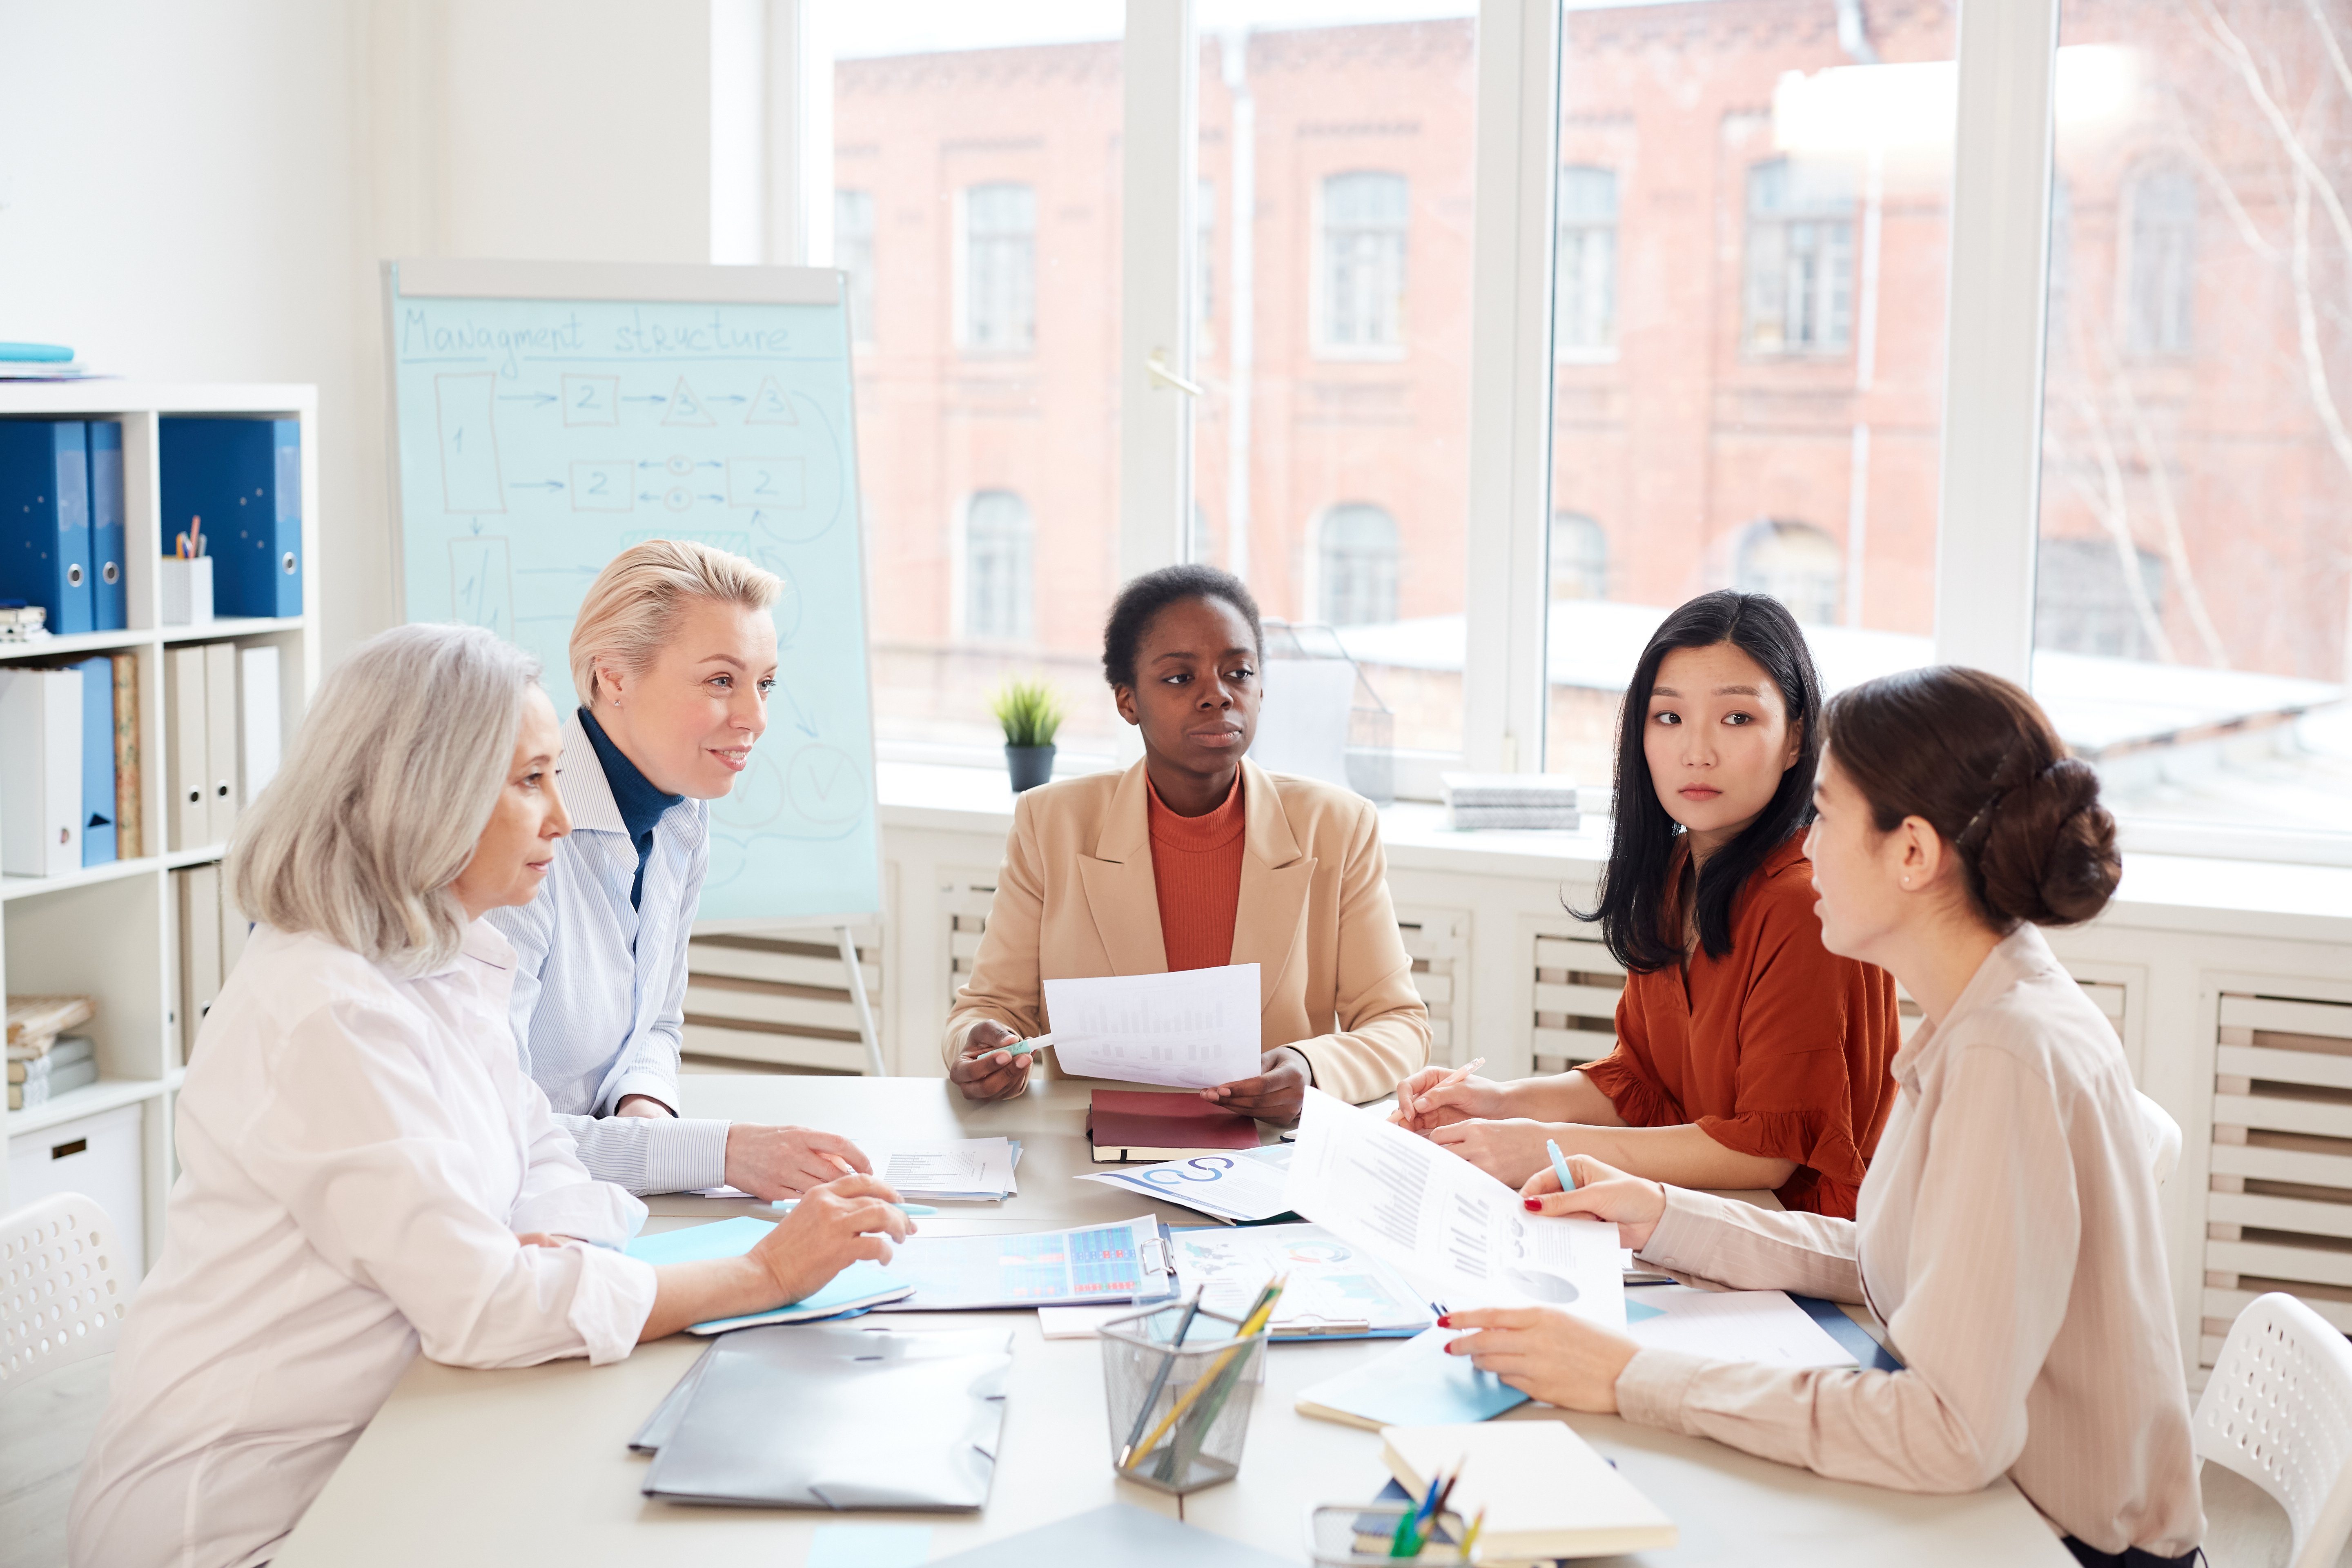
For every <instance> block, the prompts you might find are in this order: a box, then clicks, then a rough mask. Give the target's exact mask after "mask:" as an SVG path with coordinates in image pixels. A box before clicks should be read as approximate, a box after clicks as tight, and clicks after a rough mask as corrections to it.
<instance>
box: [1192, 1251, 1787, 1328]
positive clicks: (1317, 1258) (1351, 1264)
mask: <svg viewBox="0 0 2352 1568" xmlns="http://www.w3.org/2000/svg"><path fill="white" fill-rule="evenodd" d="M1174 1239H1175V1242H1176V1272H1177V1275H1178V1276H1179V1277H1180V1278H1181V1279H1182V1281H1183V1284H1184V1288H1185V1289H1188V1290H1198V1291H1199V1292H1200V1293H1201V1305H1202V1306H1203V1307H1207V1308H1209V1309H1210V1310H1213V1311H1219V1312H1223V1313H1225V1314H1227V1315H1228V1316H1231V1317H1236V1318H1239V1317H1244V1316H1246V1315H1247V1314H1248V1312H1249V1308H1250V1303H1251V1302H1252V1301H1253V1300H1255V1299H1256V1297H1257V1291H1258V1287H1259V1286H1261V1285H1263V1284H1265V1282H1266V1281H1267V1280H1268V1279H1273V1278H1274V1277H1275V1276H1276V1275H1280V1276H1282V1277H1283V1278H1284V1279H1286V1280H1287V1281H1288V1283H1287V1284H1286V1286H1285V1287H1284V1288H1283V1292H1282V1300H1281V1301H1280V1303H1279V1304H1277V1305H1276V1308H1275V1312H1274V1323H1273V1334H1274V1337H1275V1338H1276V1339H1278V1340H1298V1339H1317V1338H1339V1339H1361V1338H1379V1339H1408V1338H1410V1337H1412V1335H1414V1334H1417V1333H1419V1332H1421V1331H1423V1329H1426V1328H1428V1327H1429V1326H1430V1325H1431V1324H1433V1323H1434V1322H1435V1321H1437V1314H1436V1313H1434V1312H1433V1311H1431V1310H1429V1303H1428V1302H1427V1301H1425V1300H1423V1299H1422V1298H1421V1296H1420V1295H1419V1294H1418V1293H1416V1292H1415V1291H1414V1290H1413V1289H1412V1286H1410V1285H1408V1284H1406V1283H1405V1282H1404V1280H1403V1279H1401V1278H1400V1277H1399V1276H1398V1274H1397V1272H1396V1270H1394V1269H1393V1268H1390V1267H1389V1266H1388V1265H1387V1264H1385V1263H1382V1262H1381V1260H1380V1259H1379V1258H1374V1257H1372V1256H1371V1254H1370V1251H1369V1250H1368V1249H1367V1248H1363V1247H1354V1246H1351V1245H1349V1243H1347V1242H1345V1241H1342V1240H1340V1239H1339V1237H1337V1236H1335V1235H1333V1234H1332V1233H1331V1232H1330V1231H1329V1230H1328V1229H1327V1228H1325V1227H1324V1226H1319V1225H1269V1226H1258V1227H1255V1228H1253V1229H1248V1230H1226V1229H1223V1228H1222V1227H1217V1228H1212V1227H1210V1226H1202V1228H1200V1229H1198V1230H1180V1231H1178V1232H1176V1233H1175V1237H1174ZM1791 1310H1794V1309H1791ZM1807 1321H1811V1320H1810V1319H1809V1320H1807Z"/></svg>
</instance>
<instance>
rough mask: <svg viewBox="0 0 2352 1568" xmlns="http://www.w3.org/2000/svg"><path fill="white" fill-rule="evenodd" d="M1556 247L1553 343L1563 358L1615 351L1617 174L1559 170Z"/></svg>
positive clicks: (1599, 355) (1607, 354)
mask: <svg viewBox="0 0 2352 1568" xmlns="http://www.w3.org/2000/svg"><path fill="white" fill-rule="evenodd" d="M1558 228H1559V246H1558V248H1557V250H1556V251H1555V253H1554V258H1553V263H1552V265H1553V284H1554V289H1555V299H1554V301H1553V307H1552V342H1553V343H1554V344H1555V345H1556V347H1557V348H1558V350H1559V357H1560V358H1562V359H1593V358H1606V357H1613V356H1614V354H1615V353H1616V350H1617V174H1616V172H1615V171H1614V170H1612V169H1593V168H1586V167H1582V166H1579V165H1570V167H1568V168H1564V169H1562V170H1561V171H1560V172H1559V223H1558Z"/></svg>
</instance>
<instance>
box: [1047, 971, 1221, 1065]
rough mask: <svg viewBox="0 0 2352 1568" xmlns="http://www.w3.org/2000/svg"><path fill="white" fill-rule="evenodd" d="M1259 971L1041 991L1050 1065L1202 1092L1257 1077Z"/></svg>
mask: <svg viewBox="0 0 2352 1568" xmlns="http://www.w3.org/2000/svg"><path fill="white" fill-rule="evenodd" d="M1258 1012H1259V1004H1258V966H1257V965H1256V964H1255V963H1229V964H1226V965H1224V966H1223V967H1222V968H1217V969H1186V970H1180V971H1178V972H1177V973H1173V974H1118V975H1107V976H1104V977H1102V978H1100V979H1092V980H1048V981H1046V982H1045V1015H1046V1018H1047V1021H1048V1022H1049V1023H1050V1024H1051V1025H1052V1027H1053V1034H1054V1055H1055V1060H1056V1061H1057V1062H1058V1063H1059V1064H1060V1066H1061V1067H1062V1068H1063V1070H1065V1071H1066V1072H1070V1073H1074V1074H1076V1075H1077V1076H1079V1077H1081V1078H1111V1079H1127V1080H1129V1081H1130V1082H1134V1083H1156V1084H1160V1085H1162V1086H1163V1087H1165V1088H1169V1089H1208V1088H1211V1087H1213V1085H1216V1084H1221V1083H1232V1082H1234V1080H1236V1079H1245V1078H1255V1077H1256V1076H1257V1074H1258V1068H1259V1048H1258V1047H1259V1042H1258Z"/></svg>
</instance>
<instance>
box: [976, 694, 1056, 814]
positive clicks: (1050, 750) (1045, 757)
mask: <svg viewBox="0 0 2352 1568" xmlns="http://www.w3.org/2000/svg"><path fill="white" fill-rule="evenodd" d="M989 708H990V710H992V712H994V713H995V715H996V721H997V722H998V723H999V724H1002V725H1003V727H1004V765H1005V767H1006V769H1007V770H1008V771H1010V772H1011V773H1012V774H1013V794H1015V795H1019V794H1020V793H1021V792H1022V791H1023V790H1024V789H1034V788H1036V787H1037V786H1038V785H1039V784H1044V783H1045V781H1046V780H1047V779H1050V778H1052V777H1053V776H1054V731H1056V730H1059V729H1060V728H1061V727H1062V702H1061V699H1060V698H1058V697H1056V696H1055V694H1054V689H1053V688H1052V687H1050V686H1048V685H1046V684H1045V682H1044V681H1042V680H1009V681H1007V682H1005V683H1004V685H1003V686H1002V687H1000V688H998V689H997V692H996V696H995V697H994V698H993V699H992V700H991V701H990V703H989Z"/></svg>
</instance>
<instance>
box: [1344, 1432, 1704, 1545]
mask: <svg viewBox="0 0 2352 1568" xmlns="http://www.w3.org/2000/svg"><path fill="white" fill-rule="evenodd" d="M1381 1459H1382V1460H1383V1461H1384V1462H1385V1463H1386V1464H1387V1465H1388V1468H1389V1470H1390V1473H1391V1474H1392V1475H1394V1476H1395V1477H1396V1479H1397V1480H1398V1482H1399V1483H1400V1484H1401V1485H1402V1486H1403V1488H1404V1489H1405V1490H1406V1491H1408V1492H1410V1493H1412V1495H1413V1496H1415V1497H1420V1496H1422V1495H1423V1494H1424V1493H1425V1492H1426V1491H1427V1489H1428V1487H1429V1481H1430V1478H1431V1477H1433V1476H1438V1475H1449V1476H1450V1475H1454V1474H1456V1473H1457V1472H1458V1473H1459V1475H1460V1476H1461V1479H1460V1480H1459V1481H1458V1482H1457V1483H1456V1484H1455V1486H1454V1489H1453V1492H1452V1493H1451V1495H1449V1496H1448V1498H1447V1499H1446V1503H1445V1507H1446V1511H1447V1512H1449V1513H1453V1514H1454V1515H1457V1516H1458V1517H1460V1518H1463V1519H1475V1518H1476V1517H1477V1516H1478V1515H1479V1513H1480V1512H1481V1511H1484V1512H1485V1513H1486V1528H1485V1529H1483V1530H1481V1531H1479V1532H1478V1545H1477V1550H1478V1555H1479V1557H1480V1558H1481V1559H1482V1560H1484V1561H1488V1562H1508V1561H1524V1560H1527V1559H1530V1558H1533V1559H1550V1558H1556V1557H1601V1556H1607V1555H1610V1554H1612V1553H1615V1552H1650V1551H1660V1550H1664V1548H1666V1547H1669V1546H1672V1545H1674V1544H1675V1542H1676V1541H1677V1540H1679V1539H1680V1536H1679V1533H1678V1532H1677V1531H1675V1521H1673V1520H1671V1519H1668V1518H1667V1517H1666V1516H1665V1514H1664V1512H1662V1511H1661V1510H1659V1508H1658V1505H1657V1504H1655V1503H1654V1502H1652V1501H1651V1500H1649V1499H1648V1498H1645V1497H1643V1495H1642V1494H1641V1493H1640V1492H1639V1491H1637V1490H1635V1489H1634V1487H1633V1482H1631V1481H1629V1480H1627V1479H1625V1478H1624V1477H1622V1476H1621V1475H1619V1474H1618V1473H1617V1471H1616V1469H1615V1468H1614V1467H1612V1465H1611V1464H1610V1463H1609V1461H1608V1460H1606V1459H1604V1458H1601V1456H1600V1455H1599V1454H1598V1453H1596V1452H1594V1451H1593V1447H1592V1445H1591V1444H1590V1443H1588V1442H1586V1441H1585V1440H1584V1439H1583V1438H1582V1437H1580V1436H1577V1435H1576V1433H1575V1432H1574V1431H1573V1430H1571V1429H1570V1427H1569V1426H1567V1425H1566V1424H1565V1423H1562V1422H1559V1421H1498V1422H1496V1423H1494V1424H1492V1425H1486V1426H1460V1425H1454V1426H1391V1427H1389V1428H1388V1429H1386V1430H1384V1431H1383V1432H1382V1433H1381Z"/></svg>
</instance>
